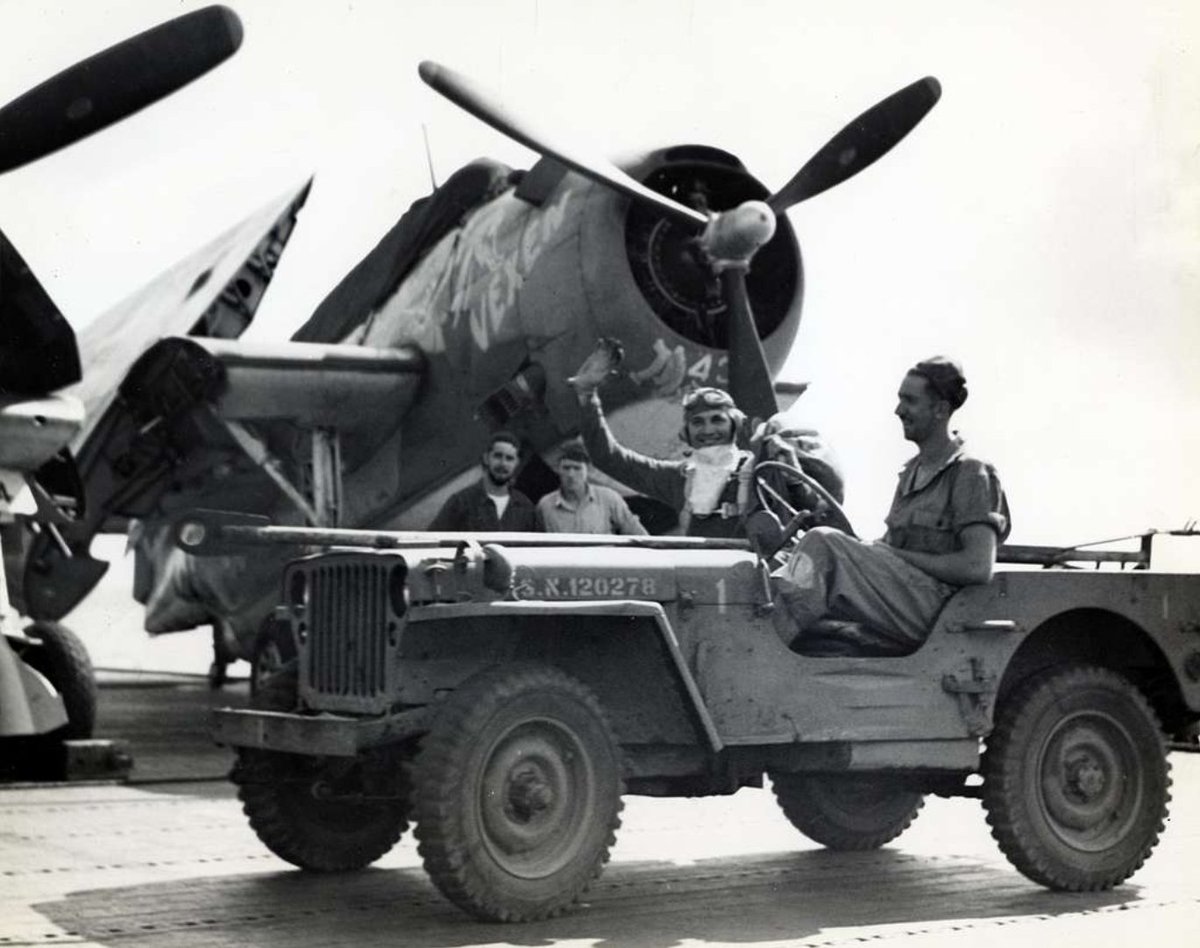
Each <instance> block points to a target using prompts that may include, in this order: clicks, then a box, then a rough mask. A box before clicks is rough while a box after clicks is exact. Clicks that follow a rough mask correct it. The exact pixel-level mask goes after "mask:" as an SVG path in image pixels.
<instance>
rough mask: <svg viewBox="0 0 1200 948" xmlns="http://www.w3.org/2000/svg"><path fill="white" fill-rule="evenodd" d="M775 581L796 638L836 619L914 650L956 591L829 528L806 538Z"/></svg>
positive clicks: (883, 551)
mask: <svg viewBox="0 0 1200 948" xmlns="http://www.w3.org/2000/svg"><path fill="white" fill-rule="evenodd" d="M771 581H772V585H773V587H774V590H775V595H776V598H777V600H778V601H779V602H780V603H781V604H782V605H783V606H784V608H785V609H786V611H787V613H788V615H789V616H790V618H791V619H792V620H793V621H794V622H795V627H794V628H793V629H792V630H791V632H792V634H793V635H796V634H798V635H800V636H802V635H803V633H804V630H805V629H806V628H808V627H809V626H811V625H812V624H813V623H814V622H816V621H817V620H818V619H821V618H823V617H825V616H833V617H836V618H839V619H849V620H851V621H855V622H863V623H865V624H867V625H869V626H871V627H873V628H875V629H880V630H884V631H886V632H888V633H891V634H892V635H893V636H897V637H900V638H903V639H906V640H908V641H910V642H911V643H912V644H914V645H916V644H919V643H921V642H923V641H924V640H925V639H926V637H927V636H928V635H929V630H930V628H931V627H932V625H933V623H934V621H935V620H936V618H937V615H938V612H939V611H940V610H941V608H942V604H943V603H944V602H945V601H946V599H947V598H948V597H949V596H950V595H951V593H953V592H954V587H952V586H949V585H947V584H946V583H942V582H939V581H938V580H936V579H934V578H933V577H932V576H929V575H928V574H927V573H923V572H922V571H921V570H919V569H917V568H916V567H915V566H910V565H909V564H908V563H906V562H904V560H902V559H900V557H898V556H896V555H895V554H894V553H892V552H891V551H890V550H888V548H887V547H886V546H883V545H875V544H872V543H863V542H862V541H860V540H856V539H854V538H853V537H848V536H846V535H845V534H844V533H841V532H840V531H838V530H833V529H830V528H828V527H817V528H816V529H813V530H810V531H808V533H806V534H804V536H803V537H801V538H800V541H799V543H798V544H797V546H796V548H795V549H794V550H793V551H792V554H791V556H789V557H788V561H787V563H785V564H784V565H783V566H782V567H780V568H779V569H777V570H775V571H774V572H773V573H772V574H771ZM777 628H778V626H777ZM780 635H781V636H783V635H784V632H783V631H780ZM790 641H791V639H790V638H789V644H790Z"/></svg>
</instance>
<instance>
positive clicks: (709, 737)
mask: <svg viewBox="0 0 1200 948" xmlns="http://www.w3.org/2000/svg"><path fill="white" fill-rule="evenodd" d="M406 619H407V621H406V623H405V629H404V632H403V634H402V637H401V646H400V652H401V658H400V667H401V671H400V677H401V685H400V688H401V695H400V699H401V701H402V702H404V703H414V704H415V703H423V702H424V701H425V700H428V699H429V697H430V696H431V695H430V694H429V693H430V692H437V691H442V690H445V689H447V688H453V687H457V686H458V685H459V684H461V683H462V682H463V681H465V680H466V679H467V678H469V677H470V676H471V675H473V674H475V673H477V672H478V671H482V670H483V669H484V668H486V667H488V666H490V665H494V664H498V663H500V662H503V661H514V660H523V661H528V660H543V661H547V662H549V663H551V664H556V665H562V667H564V670H566V671H568V672H570V673H572V674H575V675H576V676H577V677H579V678H580V679H581V680H583V681H584V683H585V684H588V685H590V686H592V687H593V688H594V690H596V692H597V694H598V696H599V697H600V699H601V702H602V703H603V704H605V705H606V710H607V711H608V712H609V713H610V715H611V716H614V717H618V716H619V714H620V713H621V709H620V708H619V707H615V706H612V705H610V703H609V702H607V701H605V690H606V688H605V686H604V684H603V683H602V681H601V680H600V679H601V677H602V676H601V671H602V670H603V669H604V667H605V666H608V668H609V671H610V672H611V671H612V670H614V669H615V671H616V674H617V675H618V676H620V677H624V678H626V679H628V678H630V677H632V676H633V675H634V673H635V669H634V668H633V667H629V668H628V669H625V671H626V672H627V673H626V674H624V675H622V669H621V667H620V666H621V664H622V663H623V662H630V663H631V665H632V662H631V659H632V658H633V656H627V655H625V654H623V653H620V652H617V651H616V649H618V648H622V647H623V646H622V645H620V644H618V638H617V636H618V634H623V635H625V636H626V637H625V638H623V639H621V640H620V641H621V642H628V641H629V638H628V637H627V636H628V635H629V634H630V633H632V634H633V637H634V639H635V640H644V639H645V638H646V636H647V634H650V635H652V636H653V638H655V639H656V640H657V642H658V643H659V644H660V645H661V654H662V656H663V657H664V659H665V663H664V664H665V669H666V672H665V673H666V674H668V675H669V677H670V678H671V679H672V680H671V681H667V682H661V684H662V685H663V686H666V687H667V688H669V689H670V690H672V691H674V692H675V693H676V694H677V695H678V697H679V701H680V703H681V704H682V710H683V713H685V714H686V715H687V717H688V718H689V719H690V721H689V723H690V730H691V732H692V734H694V735H695V737H692V738H691V739H692V740H696V738H698V739H699V742H700V743H701V744H702V745H703V746H704V748H705V750H707V751H709V752H713V753H715V752H717V751H719V750H721V749H722V747H723V746H724V745H723V742H722V740H721V737H720V735H719V734H718V733H717V729H716V726H715V725H714V723H713V720H712V716H711V715H710V714H709V711H708V708H707V707H706V706H705V704H704V700H703V698H702V697H701V695H700V689H699V688H698V686H697V684H696V680H695V678H694V677H693V675H692V672H691V670H690V669H689V668H688V666H687V662H686V661H685V660H684V657H683V654H682V652H681V651H680V647H679V640H678V638H677V637H676V635H675V631H674V629H672V627H671V623H670V620H669V619H668V617H667V614H666V612H665V611H664V609H663V607H662V605H661V604H660V603H657V602H647V601H644V600H620V599H617V600H610V599H606V600H572V601H556V602H546V601H529V600H517V601H508V600H505V601H492V602H464V603H438V604H431V605H424V606H413V607H412V608H411V609H410V610H409V612H408V615H407V617H406ZM651 630H652V631H651ZM585 632H592V633H599V639H600V641H601V642H606V641H609V640H610V639H611V640H612V643H613V647H612V648H605V647H603V646H602V647H601V648H600V649H599V650H598V651H597V650H595V649H592V650H591V651H590V652H588V653H587V655H586V656H583V659H582V661H581V660H580V658H579V657H576V659H575V661H574V662H573V663H571V664H564V663H563V662H562V661H560V657H561V656H562V655H564V654H568V653H569V652H570V645H571V644H572V641H573V637H578V636H580V635H582V634H584V633H585ZM522 640H524V642H525V646H524V647H525V649H526V650H525V651H524V652H521V651H519V649H520V648H521V647H522V646H521V642H522ZM531 642H532V643H536V645H535V647H536V648H537V651H535V652H532V653H531V652H530V651H529V650H528V649H529V647H530V643H531ZM439 643H446V646H447V647H446V651H445V652H438V651H436V649H437V646H438V644H439ZM469 643H473V647H470V648H465V647H464V646H466V645H468V644H469ZM552 645H556V646H561V647H562V648H561V649H560V648H558V647H549V646H552ZM638 670H642V669H640V667H639V669H638ZM612 677H613V675H612V674H610V675H609V676H608V678H609V679H610V680H611V679H612ZM653 683H654V684H659V682H653ZM423 692H424V693H423ZM643 693H644V692H643ZM664 693H665V692H656V693H654V694H646V697H647V700H648V701H649V700H651V699H653V698H656V697H657V698H661V697H662V695H663V694H664ZM614 724H615V726H616V727H617V731H618V737H619V738H622V742H623V743H624V742H629V743H641V742H642V741H643V740H645V735H644V734H639V733H638V732H639V731H641V730H642V729H641V728H640V727H638V726H637V725H636V724H631V725H629V726H627V727H625V728H623V727H622V726H621V721H620V720H619V718H618V720H616V721H614ZM622 731H625V732H626V733H624V734H623V733H622Z"/></svg>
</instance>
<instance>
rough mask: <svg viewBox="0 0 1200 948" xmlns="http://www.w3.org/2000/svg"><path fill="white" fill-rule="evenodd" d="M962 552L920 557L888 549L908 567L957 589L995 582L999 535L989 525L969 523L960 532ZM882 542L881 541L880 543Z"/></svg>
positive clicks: (916, 554) (915, 554)
mask: <svg viewBox="0 0 1200 948" xmlns="http://www.w3.org/2000/svg"><path fill="white" fill-rule="evenodd" d="M958 536H959V538H960V539H961V540H962V549H961V550H955V551H954V552H953V553H919V552H917V551H916V550H902V549H900V548H898V547H894V546H889V547H888V549H889V550H891V551H892V552H893V553H895V554H896V555H897V556H898V557H900V559H902V560H904V561H905V562H906V563H908V564H910V565H912V566H915V567H916V568H917V569H919V570H921V572H923V573H928V574H929V575H930V576H932V577H933V578H934V579H940V580H941V581H942V582H943V583H950V584H951V585H954V586H973V585H976V584H979V583H986V582H988V581H989V580H990V579H991V578H992V571H993V569H994V568H995V566H996V549H997V546H998V540H997V537H996V531H995V530H994V529H993V528H992V527H991V526H990V525H989V524H986V523H969V524H967V525H966V526H965V527H963V528H962V530H960V531H959V534H958ZM877 542H879V541H877Z"/></svg>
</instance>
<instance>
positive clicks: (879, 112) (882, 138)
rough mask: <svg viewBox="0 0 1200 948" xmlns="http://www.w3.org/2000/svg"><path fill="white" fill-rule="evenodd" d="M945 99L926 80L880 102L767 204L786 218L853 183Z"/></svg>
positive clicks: (934, 83) (935, 83)
mask: <svg viewBox="0 0 1200 948" xmlns="http://www.w3.org/2000/svg"><path fill="white" fill-rule="evenodd" d="M941 95H942V87H941V84H940V83H939V82H938V81H937V80H936V79H934V78H933V77H932V76H926V77H925V78H924V79H918V80H917V81H916V82H914V83H913V84H912V85H910V86H905V87H904V88H903V89H901V90H900V91H899V92H894V93H892V94H891V95H890V96H888V97H887V98H886V99H884V100H883V101H882V102H877V103H876V104H875V105H873V106H871V108H869V109H867V111H865V112H863V114H862V115H860V116H859V117H858V118H856V119H855V120H854V121H853V122H851V123H850V124H849V125H847V126H846V127H845V128H843V129H842V130H841V131H840V132H838V133H837V134H836V135H834V136H833V138H831V139H830V140H829V141H828V142H826V144H825V145H824V147H822V148H821V150H820V151H818V152H817V153H816V154H815V155H813V156H812V157H811V158H810V159H808V161H807V162H806V163H805V165H804V167H803V168H801V169H800V170H799V171H797V172H796V175H795V177H793V178H792V180H791V181H789V182H788V183H787V184H785V185H784V186H783V187H782V188H780V189H779V190H778V191H776V192H775V193H774V194H773V195H771V197H769V198H767V204H769V205H770V206H771V209H772V210H773V211H774V212H775V213H776V214H782V213H783V212H784V211H786V210H787V209H788V208H789V207H791V206H792V205H793V204H799V203H800V202H801V201H807V200H808V199H809V198H810V197H813V196H814V195H817V194H820V193H821V192H822V191H825V190H828V189H829V188H832V187H833V186H834V185H835V184H841V183H842V182H843V181H845V180H846V179H847V178H852V177H854V175H856V174H858V173H859V172H860V171H862V170H863V168H865V167H867V166H868V165H870V164H871V163H873V162H874V161H876V160H877V159H879V158H881V157H883V156H884V155H886V154H887V153H888V152H889V151H891V149H892V148H893V146H895V145H896V144H897V143H898V142H899V141H900V139H902V138H903V137H904V136H905V135H907V134H908V133H909V132H911V131H912V130H913V129H914V128H916V126H917V123H918V122H920V121H921V119H923V118H924V117H925V116H926V114H928V112H929V110H930V109H932V108H933V107H934V106H935V105H936V104H937V101H938V99H939V98H941Z"/></svg>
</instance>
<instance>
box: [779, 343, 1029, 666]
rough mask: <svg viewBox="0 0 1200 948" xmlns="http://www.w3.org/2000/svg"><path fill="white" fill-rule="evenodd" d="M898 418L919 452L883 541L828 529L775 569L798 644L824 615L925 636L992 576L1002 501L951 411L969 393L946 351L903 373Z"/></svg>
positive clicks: (1003, 527)
mask: <svg viewBox="0 0 1200 948" xmlns="http://www.w3.org/2000/svg"><path fill="white" fill-rule="evenodd" d="M897 399H898V400H897V404H896V415H897V417H899V419H900V423H901V426H902V427H903V430H904V437H905V439H907V440H908V441H911V442H913V443H914V444H915V445H916V446H917V455H916V457H914V458H912V459H911V460H910V461H909V462H908V463H907V464H905V466H904V467H903V468H902V469H901V471H900V480H899V483H898V484H897V486H896V493H895V496H894V497H893V499H892V507H891V510H890V511H889V512H888V515H887V533H886V534H885V535H884V537H883V539H882V540H877V541H875V542H874V543H864V542H862V541H860V540H856V539H854V538H853V537H848V536H846V535H845V534H843V533H839V532H838V531H836V530H832V529H830V528H827V527H819V528H817V529H815V530H810V531H809V532H808V533H806V534H804V536H802V537H801V538H800V541H799V543H798V544H797V545H796V547H795V549H794V550H793V551H792V553H791V554H790V556H789V558H788V562H787V563H786V564H785V565H784V566H783V567H781V568H780V569H778V570H776V571H775V572H774V573H773V574H772V581H773V584H774V587H775V591H776V595H777V596H778V598H779V600H780V601H781V602H782V604H783V605H784V606H785V608H786V612H787V614H788V616H789V617H790V620H791V623H790V625H789V624H788V623H785V624H783V625H782V626H781V627H780V634H781V636H782V637H785V638H788V639H789V640H791V639H792V637H793V636H795V635H796V633H797V630H798V632H799V637H798V638H797V639H796V641H797V642H802V641H803V636H804V632H805V630H806V629H808V628H809V627H811V626H812V624H813V623H814V622H815V621H816V620H818V619H821V618H825V617H832V618H836V619H845V620H850V621H853V622H860V623H863V624H865V625H867V626H868V627H870V628H871V629H873V630H876V631H878V632H880V633H884V634H885V635H886V637H887V638H888V639H890V640H892V641H894V642H895V644H896V645H897V646H898V647H900V648H903V647H908V648H915V647H916V646H917V645H919V644H920V643H921V642H923V641H924V640H925V638H926V637H927V636H928V635H929V632H930V630H931V628H932V626H933V623H934V621H935V620H936V619H937V615H938V613H939V612H940V611H941V608H942V606H943V605H944V604H945V602H946V600H947V599H948V598H949V597H950V596H951V595H952V594H953V593H954V592H955V591H956V590H957V589H958V588H960V587H962V586H968V585H973V584H977V583H986V582H988V581H989V580H990V579H991V578H992V570H993V568H994V567H995V563H996V551H997V548H998V547H999V545H1000V543H1002V542H1003V541H1004V539H1005V538H1006V537H1007V536H1008V532H1009V513H1008V501H1007V499H1006V498H1005V496H1004V489H1003V488H1002V487H1001V485H1000V478H999V475H997V473H996V469H995V467H993V466H992V465H991V464H989V463H988V462H987V461H983V460H980V459H979V458H977V457H975V456H973V455H971V454H969V453H968V452H967V450H966V447H965V445H964V443H963V440H962V439H961V438H960V437H959V436H958V433H957V432H954V431H951V430H950V416H951V415H952V414H953V413H954V412H955V411H956V410H957V409H958V408H959V407H960V406H961V405H962V404H963V402H965V401H966V400H967V383H966V379H965V378H964V377H963V374H962V369H961V368H960V367H959V366H958V364H957V363H956V362H954V361H952V360H950V359H947V358H945V357H944V356H934V357H933V358H931V359H926V360H925V361H923V362H918V363H917V364H916V365H914V366H913V367H912V368H911V369H909V370H908V372H907V374H906V375H905V376H904V380H903V381H902V382H901V384H900V390H899V392H898V394H897Z"/></svg>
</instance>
